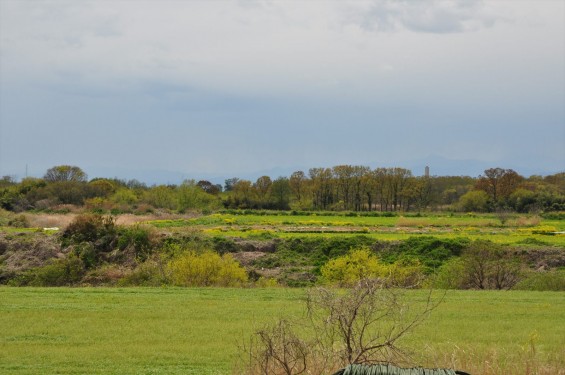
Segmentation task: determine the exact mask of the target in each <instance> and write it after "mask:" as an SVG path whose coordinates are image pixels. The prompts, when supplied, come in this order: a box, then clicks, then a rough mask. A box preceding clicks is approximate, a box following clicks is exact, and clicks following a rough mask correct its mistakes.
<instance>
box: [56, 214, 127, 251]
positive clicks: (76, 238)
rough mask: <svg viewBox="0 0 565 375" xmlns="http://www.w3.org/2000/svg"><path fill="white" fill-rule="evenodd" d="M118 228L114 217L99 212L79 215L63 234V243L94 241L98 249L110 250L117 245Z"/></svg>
mask: <svg viewBox="0 0 565 375" xmlns="http://www.w3.org/2000/svg"><path fill="white" fill-rule="evenodd" d="M116 234H117V228H116V225H115V223H114V218H113V217H111V216H102V215H97V214H84V215H79V216H77V217H76V218H75V219H74V220H73V222H72V223H71V224H69V226H68V227H67V228H66V229H65V231H64V232H63V235H62V239H63V245H66V246H68V245H70V244H79V243H82V242H92V243H94V245H95V247H96V248H97V250H100V251H110V250H112V248H113V247H114V245H115V241H116Z"/></svg>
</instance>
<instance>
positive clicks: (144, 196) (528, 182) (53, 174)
mask: <svg viewBox="0 0 565 375" xmlns="http://www.w3.org/2000/svg"><path fill="white" fill-rule="evenodd" d="M62 205H76V206H84V207H85V208H87V209H91V210H95V211H103V212H113V211H116V212H136V213H142V212H151V211H153V210H170V211H175V212H186V211H188V210H218V209H222V208H229V209H273V210H291V209H292V210H328V211H329V210H331V211H355V212H361V211H384V212H391V211H393V212H394V211H402V212H407V211H418V212H419V211H439V210H457V211H467V212H469V211H474V212H495V211H515V212H521V213H527V212H548V211H564V210H565V173H563V172H561V173H557V174H553V175H549V176H535V175H534V176H530V177H527V178H526V177H524V176H521V175H520V174H518V173H517V172H515V171H514V170H512V169H504V168H498V167H497V168H490V169H487V170H485V171H484V173H483V174H482V175H480V176H478V177H469V176H414V175H413V174H412V172H411V171H410V170H408V169H405V168H399V167H393V168H382V167H379V168H375V169H371V168H370V167H367V166H356V165H338V166H334V167H331V168H311V169H309V170H308V172H304V171H296V172H294V173H292V174H291V175H290V176H288V177H286V176H281V177H278V178H276V179H274V180H273V179H271V177H269V176H261V177H259V178H258V179H257V180H256V181H250V180H246V179H240V178H237V177H233V178H229V179H227V180H225V183H224V185H223V186H222V185H220V184H214V183H212V182H210V181H207V180H200V181H196V180H186V181H184V182H183V183H181V184H179V185H153V186H147V185H146V184H144V183H142V182H139V181H137V180H129V181H126V180H121V179H118V178H94V179H91V180H89V179H88V176H87V174H86V173H85V172H84V171H83V170H82V169H81V168H79V167H77V166H70V165H59V166H55V167H52V168H50V169H48V170H47V171H46V173H45V175H44V176H43V178H24V179H22V180H21V181H19V182H18V181H16V180H15V179H14V178H11V177H10V176H4V177H2V178H1V179H0V207H2V208H3V209H5V210H10V211H15V212H20V211H26V210H48V209H57V208H60V207H61V206H62Z"/></svg>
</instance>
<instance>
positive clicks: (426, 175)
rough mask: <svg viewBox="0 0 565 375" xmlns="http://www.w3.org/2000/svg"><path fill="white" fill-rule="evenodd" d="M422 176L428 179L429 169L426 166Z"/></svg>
mask: <svg viewBox="0 0 565 375" xmlns="http://www.w3.org/2000/svg"><path fill="white" fill-rule="evenodd" d="M424 176H425V177H430V167H428V166H427V165H426V169H425V170H424Z"/></svg>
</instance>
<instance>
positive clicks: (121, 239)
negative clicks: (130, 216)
mask: <svg viewBox="0 0 565 375" xmlns="http://www.w3.org/2000/svg"><path fill="white" fill-rule="evenodd" d="M157 243H158V239H157V236H156V233H155V231H154V230H153V228H151V227H146V226H141V225H134V226H131V227H122V228H119V230H118V237H117V247H118V248H119V249H120V250H122V251H124V250H133V252H134V254H135V257H136V259H138V260H141V261H143V260H145V259H147V257H148V256H149V255H150V254H151V252H152V251H153V249H154V248H155V247H156V246H157Z"/></svg>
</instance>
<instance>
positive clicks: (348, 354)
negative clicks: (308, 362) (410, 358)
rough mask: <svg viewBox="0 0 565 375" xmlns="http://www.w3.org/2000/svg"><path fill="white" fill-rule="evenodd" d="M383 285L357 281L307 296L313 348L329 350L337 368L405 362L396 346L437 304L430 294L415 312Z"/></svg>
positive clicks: (396, 292)
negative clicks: (315, 343) (315, 344)
mask: <svg viewBox="0 0 565 375" xmlns="http://www.w3.org/2000/svg"><path fill="white" fill-rule="evenodd" d="M389 285H390V284H389V283H387V281H386V280H362V281H360V282H359V283H358V284H357V285H356V286H354V287H353V288H351V289H349V290H347V291H345V292H341V293H340V291H339V290H335V289H327V288H316V289H312V290H311V291H310V292H309V293H308V298H307V308H308V316H309V317H310V321H311V324H312V326H313V327H314V331H315V332H316V333H317V334H316V336H317V341H318V344H319V345H320V346H321V347H323V348H332V352H333V353H332V355H333V356H336V355H337V356H338V357H339V358H340V361H341V362H342V363H343V364H353V363H382V362H387V363H399V362H402V361H405V360H406V359H407V355H406V353H405V352H404V351H403V350H402V349H401V348H400V347H399V345H398V344H397V342H398V340H399V339H400V338H402V337H403V336H405V335H407V334H409V333H410V332H411V331H412V330H413V329H414V328H415V327H416V326H418V325H419V324H420V323H421V322H422V321H423V320H424V319H425V318H426V317H427V316H428V315H429V313H430V312H431V311H432V310H433V309H434V308H435V307H436V306H437V304H438V303H439V302H435V303H434V302H433V301H432V298H431V297H432V296H431V293H430V294H429V295H428V297H427V300H426V303H425V306H424V308H423V309H421V310H420V311H415V308H414V306H413V304H411V303H409V302H407V301H406V299H405V298H404V296H403V293H404V291H403V290H401V289H396V288H391V287H390V286H389Z"/></svg>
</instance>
